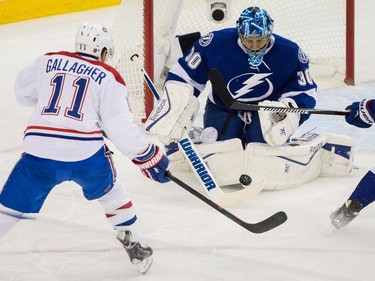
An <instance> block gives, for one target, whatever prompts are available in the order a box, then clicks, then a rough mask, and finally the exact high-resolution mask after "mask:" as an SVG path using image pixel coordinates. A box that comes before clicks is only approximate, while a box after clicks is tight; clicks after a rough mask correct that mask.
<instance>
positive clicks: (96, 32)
mask: <svg viewBox="0 0 375 281" xmlns="http://www.w3.org/2000/svg"><path fill="white" fill-rule="evenodd" d="M75 46H76V52H78V53H82V54H86V55H89V56H92V57H94V58H96V59H97V60H99V59H100V56H101V54H102V51H103V49H106V50H107V56H106V59H105V62H107V61H108V59H111V58H112V57H113V54H114V52H115V48H114V45H113V39H112V35H111V34H110V32H109V30H108V29H107V28H106V27H104V26H102V25H100V24H92V23H84V24H83V25H82V26H81V27H80V28H79V29H78V31H77V35H76V43H75Z"/></svg>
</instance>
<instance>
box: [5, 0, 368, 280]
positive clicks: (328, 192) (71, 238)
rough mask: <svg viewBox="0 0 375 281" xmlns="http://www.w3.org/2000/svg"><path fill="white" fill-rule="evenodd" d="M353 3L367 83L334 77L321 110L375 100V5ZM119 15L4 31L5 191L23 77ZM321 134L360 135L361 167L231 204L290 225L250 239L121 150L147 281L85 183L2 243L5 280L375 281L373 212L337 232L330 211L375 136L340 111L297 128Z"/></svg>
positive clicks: (90, 15) (64, 191) (54, 197)
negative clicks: (17, 83) (48, 55)
mask: <svg viewBox="0 0 375 281" xmlns="http://www.w3.org/2000/svg"><path fill="white" fill-rule="evenodd" d="M356 2H357V3H356V6H357V7H356V8H357V10H356V71H357V72H356V75H357V77H356V78H357V83H358V84H357V86H355V87H346V86H339V87H337V81H335V85H336V86H335V87H334V88H330V87H326V86H324V87H323V88H322V89H321V91H320V93H319V95H318V104H317V108H321V109H344V108H345V106H347V105H348V104H350V103H351V102H352V101H357V100H359V99H362V98H373V97H375V55H374V50H375V40H374V39H373V23H374V20H373V15H374V13H375V4H374V2H373V1H370V0H361V1H356ZM115 11H116V7H111V8H105V9H98V10H94V11H88V12H84V13H75V14H70V15H63V16H54V17H49V18H44V19H36V20H31V21H25V22H19V23H13V24H8V25H2V26H0V34H1V40H0V53H1V55H2V57H1V67H0V82H1V83H0V91H1V102H0V112H1V118H0V134H1V138H0V180H1V184H3V183H4V182H5V180H6V178H7V176H8V174H9V172H10V171H11V169H12V167H13V164H14V163H15V162H16V161H17V159H18V157H19V155H20V153H21V152H22V151H21V142H22V132H23V130H24V128H25V126H26V123H27V120H28V116H29V114H30V112H31V109H29V108H23V107H20V106H18V105H17V103H16V101H15V98H14V94H13V83H14V80H15V76H16V74H17V72H18V71H19V70H20V69H21V68H23V67H25V66H26V65H28V64H29V63H31V62H32V61H33V60H34V59H36V57H37V56H39V55H41V54H44V53H45V52H48V51H60V50H73V46H74V34H75V31H76V29H77V27H78V26H79V25H80V24H81V23H82V22H83V21H98V22H101V23H105V24H108V25H111V24H112V23H113V19H114V14H115ZM318 18H319V16H318V15H317V19H318ZM276 21H277V19H276ZM125 32H126V31H125ZM322 32H324V31H323V30H322ZM332 80H333V79H332ZM318 82H319V81H318ZM323 83H324V85H327V81H324V82H322V84H323ZM331 87H332V85H331ZM327 88H330V89H329V90H323V89H327ZM314 127H317V128H318V129H317V130H319V131H329V132H334V133H338V134H345V135H350V136H352V137H353V138H354V140H355V143H356V146H355V166H356V167H357V168H356V169H354V171H353V172H352V174H351V175H350V176H348V177H344V178H318V179H316V180H314V181H313V182H310V183H307V184H304V185H303V186H300V187H297V188H293V189H289V190H284V191H275V192H262V193H261V194H259V195H257V196H256V197H254V198H253V199H250V200H248V201H246V202H242V203H240V204H238V205H236V206H232V207H228V210H229V211H230V212H232V213H233V214H235V215H237V216H238V217H240V218H241V219H243V220H245V221H248V222H257V221H260V220H262V219H264V218H266V217H268V216H270V215H271V214H273V213H275V212H277V211H280V210H284V211H285V212H286V213H287V214H288V217H289V219H288V221H287V222H286V223H285V224H283V225H281V226H280V227H278V228H276V229H274V230H271V231H269V232H267V233H264V234H252V233H250V232H248V231H246V230H245V229H243V228H241V227H240V226H239V225H237V224H235V223H233V222H232V221H231V220H229V219H228V218H226V217H225V216H223V215H222V214H220V213H218V212H217V211H216V210H214V209H212V208H211V207H209V206H207V205H206V204H204V203H203V202H202V201H200V200H198V199H197V198H196V197H193V196H192V195H190V194H188V193H187V192H186V191H184V190H183V189H181V188H180V187H179V186H177V185H175V184H174V183H168V184H166V185H160V184H156V183H153V182H151V181H149V180H147V179H146V178H144V177H143V176H142V175H141V173H140V172H139V171H138V169H137V167H135V166H133V165H132V164H131V163H130V161H129V160H127V159H125V158H124V157H123V156H121V155H120V154H119V153H116V154H115V160H116V161H117V170H118V174H119V177H120V179H121V180H122V181H123V182H124V183H125V185H126V188H127V190H128V191H129V193H130V194H131V198H132V200H133V203H134V205H135V206H136V208H137V212H138V217H139V228H140V230H141V231H142V234H143V235H144V237H145V239H146V240H147V241H148V242H149V243H150V245H151V246H152V247H153V248H154V252H155V253H154V264H153V266H152V268H151V269H150V271H149V272H148V274H147V275H144V276H142V275H140V274H139V273H138V272H137V271H136V269H135V267H134V266H132V265H131V264H130V262H129V261H128V257H127V255H126V253H125V252H124V250H123V249H122V247H121V245H120V244H119V243H118V242H117V241H116V239H115V237H114V233H113V231H112V229H111V226H110V225H109V223H108V222H107V221H106V219H105V217H104V214H103V212H102V209H101V207H100V206H99V205H98V203H97V202H88V201H85V200H84V199H83V196H82V194H81V191H80V189H79V187H78V186H76V185H73V184H69V183H66V184H62V185H61V186H58V187H56V188H55V190H54V191H53V192H52V194H51V195H50V196H49V198H48V199H47V202H46V204H45V206H44V207H43V209H42V211H41V213H40V214H39V215H37V216H31V218H34V219H29V220H23V221H21V222H20V223H19V224H17V225H16V226H15V227H14V228H13V229H12V230H11V231H10V232H9V233H8V234H7V235H6V236H4V237H3V238H2V239H1V240H0V280H1V281H10V280H12V281H16V280H17V281H21V280H35V281H44V280H48V281H54V280H59V281H60V280H69V281H73V280H77V281H81V280H90V281H94V280H98V281H105V280H108V281H110V280H111V281H112V280H141V279H142V280H166V281H168V280H173V281H175V280H178V281H180V280H182V281H183V280H189V281H191V280H195V281H198V280H199V281H200V280H204V281H207V280H220V281H222V280H236V281H240V280H249V281H250V280H257V281H258V280H259V281H269V280H278V281H279V280H288V281H293V280H298V281H300V280H303V281H322V280H330V281H331V280H337V281H349V280H351V281H354V280H356V281H365V280H366V281H367V280H368V281H370V280H374V275H375V267H374V261H375V239H374V237H375V205H370V206H368V207H367V208H366V209H364V210H363V211H362V212H361V214H360V215H359V217H358V218H357V219H355V220H354V221H353V222H352V223H351V224H349V225H348V226H347V227H346V228H344V229H342V230H340V231H338V230H333V229H332V227H331V226H330V221H329V218H328V216H329V214H330V213H331V212H332V211H334V210H335V209H336V208H337V207H339V206H340V205H341V204H342V203H343V202H344V201H345V200H346V198H347V197H348V196H349V195H350V193H351V192H352V190H353V189H354V187H355V186H356V184H357V183H358V181H359V180H360V179H361V177H362V176H363V175H364V174H365V173H366V171H367V170H368V169H370V168H371V167H373V166H375V157H374V156H375V145H374V139H375V130H374V129H373V128H372V129H367V130H365V129H357V128H354V127H352V126H349V125H348V124H346V123H345V121H344V119H343V117H341V116H318V115H315V116H313V117H311V118H310V120H309V121H308V122H307V123H306V124H305V125H304V126H303V127H302V128H301V129H300V130H301V132H304V131H307V130H309V129H311V128H314ZM124 141H125V140H124Z"/></svg>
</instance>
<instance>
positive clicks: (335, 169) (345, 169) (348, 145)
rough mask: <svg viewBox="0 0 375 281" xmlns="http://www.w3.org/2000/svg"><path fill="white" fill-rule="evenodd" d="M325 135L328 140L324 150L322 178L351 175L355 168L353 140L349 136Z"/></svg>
mask: <svg viewBox="0 0 375 281" xmlns="http://www.w3.org/2000/svg"><path fill="white" fill-rule="evenodd" d="M325 135H326V136H327V138H328V139H327V143H326V144H325V145H324V146H323V149H322V150H323V153H322V169H321V173H320V176H323V177H342V176H347V175H349V174H350V172H351V171H352V167H353V152H352V148H353V145H354V141H353V139H352V138H351V137H348V136H343V135H335V134H330V133H329V134H325Z"/></svg>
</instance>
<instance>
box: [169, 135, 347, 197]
mask: <svg viewBox="0 0 375 281" xmlns="http://www.w3.org/2000/svg"><path fill="white" fill-rule="evenodd" d="M352 146H353V140H352V138H350V137H347V136H342V135H334V134H329V133H327V134H316V133H309V134H305V135H304V136H302V137H300V138H298V139H293V140H291V141H289V142H287V143H286V144H284V145H282V146H274V147H272V146H269V145H267V144H263V143H249V144H248V145H247V147H246V149H245V150H243V149H242V145H241V141H240V140H239V139H231V140H226V141H217V142H215V143H213V144H197V145H196V147H197V150H198V151H199V153H200V154H201V155H202V158H204V159H205V162H206V163H207V165H208V167H209V168H210V171H211V172H212V174H213V176H214V177H215V179H216V181H217V182H218V184H219V185H221V186H226V185H235V184H238V182H239V178H240V177H241V175H243V174H247V175H249V176H250V177H251V178H252V179H253V180H256V181H257V182H258V181H261V182H262V183H263V189H268V190H274V189H286V188H291V187H295V186H298V185H301V184H303V183H306V182H309V181H312V180H314V179H315V178H317V177H319V176H325V177H341V176H346V175H348V174H349V173H350V172H351V170H352V163H353V155H352ZM169 159H170V161H171V171H172V172H177V173H178V172H187V171H188V170H189V166H188V165H187V163H186V161H185V160H184V158H183V157H182V155H181V154H180V153H174V154H173V155H172V157H169Z"/></svg>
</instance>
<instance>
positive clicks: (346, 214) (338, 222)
mask: <svg viewBox="0 0 375 281" xmlns="http://www.w3.org/2000/svg"><path fill="white" fill-rule="evenodd" d="M362 208H363V207H362V204H361V203H360V202H359V201H358V200H357V199H354V200H348V201H346V202H345V203H344V205H342V206H341V207H340V208H339V209H337V210H336V211H335V212H333V213H332V214H331V215H330V216H329V217H330V219H331V223H332V225H333V226H334V227H335V228H337V229H340V228H343V227H344V226H346V225H347V224H348V223H350V222H351V221H352V220H353V219H354V218H355V217H356V216H358V214H359V212H360V211H361V209H362Z"/></svg>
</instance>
